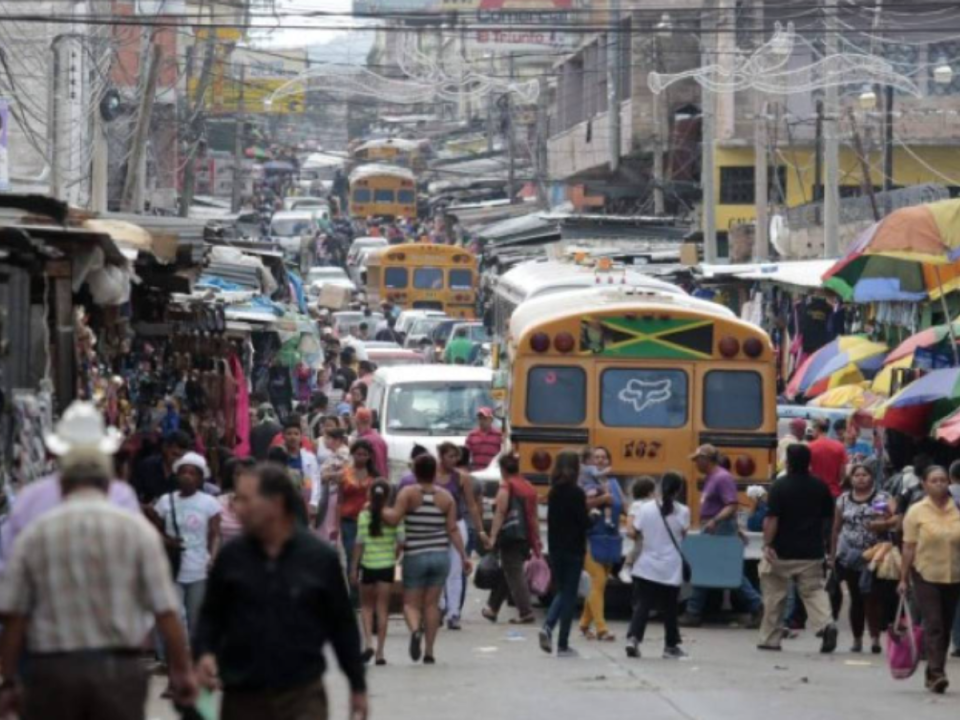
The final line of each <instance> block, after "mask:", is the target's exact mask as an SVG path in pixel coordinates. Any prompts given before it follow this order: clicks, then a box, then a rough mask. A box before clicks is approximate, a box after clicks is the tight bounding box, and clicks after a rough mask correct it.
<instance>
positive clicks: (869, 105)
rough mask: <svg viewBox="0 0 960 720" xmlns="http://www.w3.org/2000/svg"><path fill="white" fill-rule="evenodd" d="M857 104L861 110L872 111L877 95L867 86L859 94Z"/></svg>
mask: <svg viewBox="0 0 960 720" xmlns="http://www.w3.org/2000/svg"><path fill="white" fill-rule="evenodd" d="M857 102H858V103H860V109H861V110H873V109H874V108H875V107H876V106H877V94H876V93H875V92H874V91H873V88H871V87H870V86H869V85H868V86H866V87H865V88H864V89H863V92H862V93H860V97H859V98H857Z"/></svg>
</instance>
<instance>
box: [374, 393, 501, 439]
mask: <svg viewBox="0 0 960 720" xmlns="http://www.w3.org/2000/svg"><path fill="white" fill-rule="evenodd" d="M493 404H494V403H493V398H492V397H491V395H490V383H481V382H473V383H453V384H451V383H411V384H408V385H397V386H395V387H394V388H392V389H391V391H390V397H389V400H388V402H387V410H386V415H387V416H386V421H385V427H386V428H388V429H389V430H390V432H391V433H393V434H399V435H403V434H407V435H465V434H466V433H468V432H470V431H471V430H472V429H473V428H474V427H475V426H476V424H477V410H479V409H480V408H482V407H489V406H492V405H493Z"/></svg>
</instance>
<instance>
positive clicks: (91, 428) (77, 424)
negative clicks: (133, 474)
mask: <svg viewBox="0 0 960 720" xmlns="http://www.w3.org/2000/svg"><path fill="white" fill-rule="evenodd" d="M44 442H45V443H46V446H47V450H48V451H49V452H50V454H51V455H56V456H57V457H63V456H64V455H66V454H67V453H70V452H73V451H84V450H94V451H97V452H99V453H102V454H103V455H105V456H110V455H113V454H114V453H116V452H117V450H119V449H120V445H121V442H122V437H121V435H120V432H119V431H118V430H117V429H116V428H108V427H106V425H105V423H104V421H103V416H102V415H101V414H100V411H99V410H97V408H96V407H95V406H94V405H93V404H92V403H88V402H83V401H81V400H77V401H76V402H74V403H72V404H71V405H70V407H68V408H67V409H66V411H65V412H64V413H63V417H62V418H61V419H60V422H58V423H57V427H56V430H55V431H54V432H53V433H50V434H48V435H47V436H46V437H45V438H44ZM112 474H113V473H111V475H112ZM107 498H108V499H109V501H110V502H111V503H113V504H114V505H116V506H117V507H121V508H123V509H124V510H129V511H130V512H132V513H135V514H137V515H139V514H140V503H139V502H138V500H137V494H136V493H135V492H134V490H133V488H132V487H130V485H128V484H127V483H125V482H123V481H122V480H111V482H110V486H109V489H108V490H107ZM62 499H63V496H62V492H61V487H60V474H59V473H56V474H54V475H49V476H47V477H45V478H41V479H39V480H36V481H35V482H32V483H30V484H29V485H27V486H26V487H24V488H23V489H22V490H21V491H20V492H18V493H17V495H16V497H15V499H14V501H13V508H12V510H11V512H10V517H9V519H8V520H7V522H6V523H4V526H3V542H2V543H0V569H2V567H3V565H4V563H5V561H6V558H7V557H8V556H9V554H10V551H11V550H12V549H13V544H14V541H15V540H16V539H17V537H18V536H19V535H20V534H21V533H22V532H23V531H24V530H26V529H27V527H28V526H29V525H32V524H33V523H34V522H35V521H36V520H37V519H38V518H40V517H41V516H42V515H45V514H46V513H48V512H50V511H51V510H53V509H55V508H56V507H58V506H59V505H60V502H61V500H62Z"/></svg>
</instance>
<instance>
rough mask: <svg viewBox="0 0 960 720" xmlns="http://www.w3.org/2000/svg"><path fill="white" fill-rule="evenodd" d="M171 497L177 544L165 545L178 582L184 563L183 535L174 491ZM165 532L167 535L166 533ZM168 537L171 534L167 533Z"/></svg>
mask: <svg viewBox="0 0 960 720" xmlns="http://www.w3.org/2000/svg"><path fill="white" fill-rule="evenodd" d="M169 497H170V515H171V516H172V517H173V532H174V535H173V537H174V538H175V539H176V541H177V544H176V545H171V544H170V543H164V544H163V545H164V548H165V549H166V551H167V560H169V562H170V572H171V573H172V575H173V580H174V582H176V580H177V576H178V575H179V574H180V565H181V564H182V563H183V537H181V535H180V524H179V523H178V522H177V505H176V503H174V501H173V493H170V495H169ZM164 534H165V535H166V533H164ZM167 537H169V536H168V535H167Z"/></svg>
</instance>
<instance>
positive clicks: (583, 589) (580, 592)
mask: <svg viewBox="0 0 960 720" xmlns="http://www.w3.org/2000/svg"><path fill="white" fill-rule="evenodd" d="M591 583H592V581H591V580H590V574H589V573H588V572H587V571H586V570H584V571H582V572H581V573H580V584H579V585H578V586H577V598H578V599H579V600H586V599H587V598H588V597H590V587H591Z"/></svg>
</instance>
